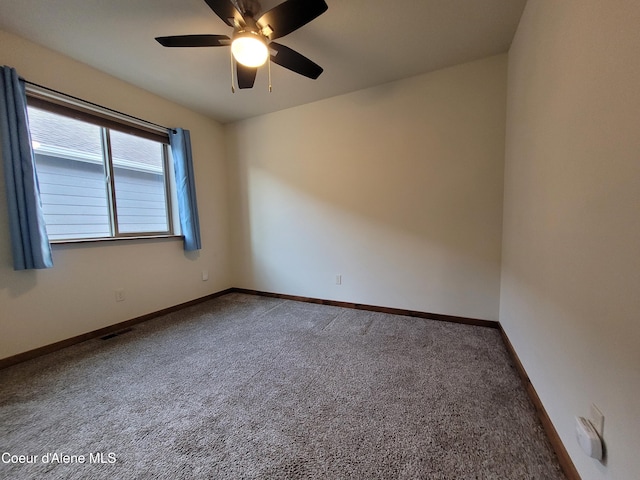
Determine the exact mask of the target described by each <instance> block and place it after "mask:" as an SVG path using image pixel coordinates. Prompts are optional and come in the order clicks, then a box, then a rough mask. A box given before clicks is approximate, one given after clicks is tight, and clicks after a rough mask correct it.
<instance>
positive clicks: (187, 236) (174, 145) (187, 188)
mask: <svg viewBox="0 0 640 480" xmlns="http://www.w3.org/2000/svg"><path fill="white" fill-rule="evenodd" d="M169 143H170V145H171V153H172V155H173V167H174V170H175V174H176V190H177V194H178V210H179V211H180V228H181V229H182V235H184V249H185V250H187V251H190V250H200V248H202V247H201V244H200V220H198V203H197V201H196V184H195V178H194V175H193V158H192V157H191V136H190V135H189V130H183V129H182V128H174V129H170V130H169Z"/></svg>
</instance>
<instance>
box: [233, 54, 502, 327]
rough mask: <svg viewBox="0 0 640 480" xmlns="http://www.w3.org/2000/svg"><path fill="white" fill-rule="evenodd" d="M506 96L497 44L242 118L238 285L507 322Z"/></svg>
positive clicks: (236, 213)
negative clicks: (432, 67)
mask: <svg viewBox="0 0 640 480" xmlns="http://www.w3.org/2000/svg"><path fill="white" fill-rule="evenodd" d="M505 101H506V56H505V55H500V56H496V57H491V58H488V59H484V60H481V61H477V62H473V63H469V64H465V65H460V66H457V67H454V68H449V69H446V70H440V71H437V72H434V73H430V74H427V75H421V76H417V77H414V78H409V79H406V80H402V81H397V82H393V83H389V84H386V85H382V86H379V87H375V88H369V89H366V90H361V91H358V92H355V93H351V94H347V95H342V96H339V97H335V98H331V99H328V100H323V101H319V102H316V103H312V104H307V105H304V106H300V107H297V108H292V109H288V110H285V111H281V112H277V113H273V114H269V115H264V116H260V117H256V118H253V119H250V120H246V121H242V122H238V123H236V124H234V125H231V126H230V127H229V131H228V141H229V155H230V162H231V164H233V165H234V167H235V170H234V171H233V172H232V178H231V181H230V184H231V185H233V186H234V187H235V188H236V190H235V193H234V197H233V198H234V199H233V201H232V206H233V208H234V210H233V211H232V218H233V222H234V226H233V235H234V240H233V248H234V249H235V250H234V255H233V261H234V265H235V274H236V277H235V281H234V285H237V286H240V287H245V288H252V289H258V290H266V291H272V292H280V293H287V294H294V295H302V296H310V297H319V298H326V299H335V300H343V301H349V302H359V303H365V304H373V305H384V306H390V307H398V308H407V309H415V310H421V311H428V312H436V313H444V314H450V315H459V316H469V317H475V318H483V319H492V320H497V317H498V305H499V298H498V297H499V281H500V280H499V277H500V250H501V222H502V184H503V164H504V131H505V108H506V107H505ZM338 274H340V275H342V285H340V286H337V285H336V284H335V283H336V282H335V277H336V275H338Z"/></svg>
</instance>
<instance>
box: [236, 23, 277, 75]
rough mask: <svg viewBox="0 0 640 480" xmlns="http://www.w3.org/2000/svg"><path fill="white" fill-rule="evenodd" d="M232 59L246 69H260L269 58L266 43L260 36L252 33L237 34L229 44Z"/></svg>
mask: <svg viewBox="0 0 640 480" xmlns="http://www.w3.org/2000/svg"><path fill="white" fill-rule="evenodd" d="M231 52H232V53H233V58H235V59H236V61H237V62H238V63H241V64H242V65H244V66H246V67H260V66H261V65H264V64H265V62H266V61H267V58H269V49H267V42H266V40H265V39H264V37H262V36H261V35H259V34H257V33H254V32H248V31H245V32H239V33H237V34H236V35H235V36H234V37H233V41H232V42H231Z"/></svg>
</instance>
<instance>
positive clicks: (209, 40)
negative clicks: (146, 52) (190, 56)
mask: <svg viewBox="0 0 640 480" xmlns="http://www.w3.org/2000/svg"><path fill="white" fill-rule="evenodd" d="M156 40H157V41H158V43H159V44H160V45H162V46H163V47H223V46H226V45H230V43H231V39H230V38H229V37H227V36H226V35H175V36H173V37H156Z"/></svg>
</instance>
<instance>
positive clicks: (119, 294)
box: [116, 288, 124, 302]
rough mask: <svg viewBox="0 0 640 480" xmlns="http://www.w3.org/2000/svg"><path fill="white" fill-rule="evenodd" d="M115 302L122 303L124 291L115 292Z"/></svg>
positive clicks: (120, 289)
mask: <svg viewBox="0 0 640 480" xmlns="http://www.w3.org/2000/svg"><path fill="white" fill-rule="evenodd" d="M116 302H124V290H123V289H122V288H118V289H117V290H116Z"/></svg>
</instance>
